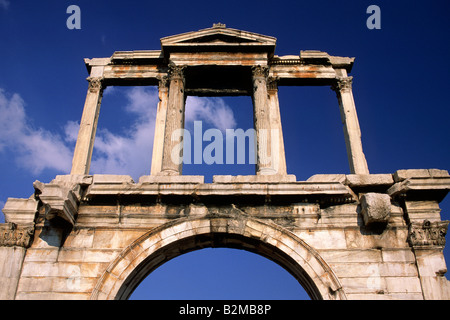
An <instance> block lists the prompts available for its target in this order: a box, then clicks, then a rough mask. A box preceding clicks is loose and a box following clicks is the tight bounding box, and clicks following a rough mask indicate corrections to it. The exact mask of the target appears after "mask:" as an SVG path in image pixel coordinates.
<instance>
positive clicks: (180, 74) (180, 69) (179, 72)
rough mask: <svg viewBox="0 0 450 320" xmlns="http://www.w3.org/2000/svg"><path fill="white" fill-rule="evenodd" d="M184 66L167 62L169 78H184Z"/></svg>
mask: <svg viewBox="0 0 450 320" xmlns="http://www.w3.org/2000/svg"><path fill="white" fill-rule="evenodd" d="M185 68H186V66H177V65H175V64H174V63H172V62H171V63H169V79H170V80H174V79H177V80H182V79H183V78H184V69H185Z"/></svg>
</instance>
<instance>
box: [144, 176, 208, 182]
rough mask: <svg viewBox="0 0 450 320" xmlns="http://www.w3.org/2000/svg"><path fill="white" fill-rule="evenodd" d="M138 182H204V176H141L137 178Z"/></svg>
mask: <svg viewBox="0 0 450 320" xmlns="http://www.w3.org/2000/svg"><path fill="white" fill-rule="evenodd" d="M139 183H205V177H204V176H183V175H174V176H165V175H154V176H142V177H140V178H139Z"/></svg>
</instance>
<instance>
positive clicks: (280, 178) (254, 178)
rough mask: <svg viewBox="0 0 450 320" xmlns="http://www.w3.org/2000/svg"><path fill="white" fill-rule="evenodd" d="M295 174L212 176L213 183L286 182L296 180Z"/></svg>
mask: <svg viewBox="0 0 450 320" xmlns="http://www.w3.org/2000/svg"><path fill="white" fill-rule="evenodd" d="M296 181H297V178H296V176H294V175H292V174H289V175H279V174H273V175H248V176H230V175H223V176H222V175H221V176H213V183H288V182H296Z"/></svg>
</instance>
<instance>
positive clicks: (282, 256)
mask: <svg viewBox="0 0 450 320" xmlns="http://www.w3.org/2000/svg"><path fill="white" fill-rule="evenodd" d="M204 248H232V249H233V248H234V249H242V250H246V251H250V252H253V253H256V254H258V255H260V256H262V257H265V258H267V259H269V260H272V261H273V262H275V263H277V264H278V265H279V266H281V267H282V268H284V269H285V270H286V271H287V272H288V273H290V274H291V275H292V276H293V277H294V279H296V280H297V282H298V283H299V284H300V286H299V290H302V288H303V289H304V291H305V292H306V293H307V295H308V296H309V297H310V298H311V299H315V300H322V299H323V297H322V294H321V292H320V291H319V288H318V287H317V286H316V284H315V282H314V281H313V279H311V277H310V275H309V274H308V273H307V272H305V270H304V269H303V268H302V267H301V266H300V265H299V264H298V263H297V261H295V260H294V259H293V258H292V257H291V256H289V255H288V254H286V253H285V252H283V251H282V250H280V249H278V248H277V247H275V246H273V245H271V244H269V243H266V242H262V241H260V240H259V239H254V238H249V237H245V236H242V235H238V234H229V233H206V234H198V235H195V236H190V237H186V238H183V239H181V240H177V241H174V242H171V243H170V244H168V245H165V246H164V247H162V248H160V249H158V250H156V251H154V252H153V253H152V254H150V255H149V256H148V257H147V258H146V259H144V260H143V261H142V262H141V263H139V264H138V265H137V266H136V267H133V270H132V271H131V272H130V274H129V275H128V276H127V277H126V279H125V281H123V283H122V285H121V287H120V289H119V290H118V291H117V294H116V296H115V299H117V300H126V299H129V298H130V296H131V295H132V293H133V292H134V291H135V290H136V288H137V287H138V286H139V285H140V284H141V282H142V281H143V280H144V279H145V278H147V276H148V275H149V274H151V273H152V272H153V271H154V270H156V269H157V268H158V267H160V266H162V265H163V264H164V263H166V262H168V261H170V260H172V259H173V258H176V257H178V256H180V255H183V254H185V253H189V252H191V251H196V250H199V249H204ZM217 277H220V274H217Z"/></svg>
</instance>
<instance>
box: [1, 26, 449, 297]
mask: <svg viewBox="0 0 450 320" xmlns="http://www.w3.org/2000/svg"><path fill="white" fill-rule="evenodd" d="M275 44H276V39H275V38H273V37H269V36H264V35H260V34H255V33H251V32H246V31H241V30H236V29H231V28H226V26H225V25H223V24H220V23H219V24H215V25H214V26H213V27H212V28H208V29H203V30H199V31H195V32H188V33H184V34H180V35H175V36H170V37H166V38H162V39H161V50H154V51H151V50H149V51H130V52H128V51H127V52H115V53H114V54H113V55H112V56H111V57H110V58H100V59H98V58H95V59H86V60H85V62H86V66H87V69H88V72H89V77H88V78H87V80H88V81H89V88H88V91H87V97H86V103H85V106H84V111H83V114H82V118H81V122H80V130H79V135H78V140H77V143H76V147H75V152H74V157H73V166H72V171H71V173H70V174H69V175H61V176H57V177H56V178H55V179H54V180H53V181H51V182H50V183H42V182H39V181H36V182H35V183H34V189H35V192H34V194H33V195H31V197H30V198H28V199H13V198H9V199H8V201H7V203H6V205H5V207H4V209H3V212H4V214H5V217H6V223H4V224H1V225H0V261H1V262H0V283H2V286H1V288H0V298H1V299H94V300H95V299H127V298H128V297H129V296H130V294H131V293H132V292H133V290H134V289H135V288H136V287H137V285H138V284H139V283H140V282H141V281H142V280H143V279H144V278H145V277H146V276H147V275H148V274H149V273H150V272H152V271H153V270H154V269H155V268H157V267H158V266H160V265H162V264H163V263H165V262H166V261H168V260H170V259H172V258H174V257H176V256H178V255H181V254H183V253H186V252H189V251H192V250H197V249H201V248H205V247H229V248H238V249H244V250H248V251H252V252H255V253H257V254H260V255H262V256H264V257H267V258H268V259H271V260H273V261H275V262H276V263H278V264H279V265H281V266H282V267H284V268H285V269H286V270H287V271H289V272H290V273H291V274H292V275H293V276H294V277H295V278H296V279H297V280H298V281H299V283H300V284H301V285H302V286H303V287H304V288H305V290H306V291H307V293H308V294H309V295H310V297H311V298H313V299H448V298H449V297H450V286H449V282H448V281H447V279H446V278H445V276H444V275H445V273H446V272H447V268H446V264H445V261H444V256H443V248H444V246H445V235H446V232H447V225H448V223H449V222H448V221H443V220H441V216H440V208H439V202H440V201H442V199H443V198H444V197H445V196H446V194H447V192H448V190H449V188H450V176H449V174H448V172H447V171H445V170H437V169H418V170H398V171H397V172H395V173H390V174H370V173H369V170H368V166H367V162H366V159H365V157H364V153H363V148H362V144H361V132H360V128H359V124H358V117H357V114H356V109H355V103H354V99H353V94H352V77H350V76H348V74H349V73H350V72H351V69H352V66H353V63H354V58H348V57H337V56H331V55H329V54H327V53H326V52H321V51H300V54H295V55H289V56H277V55H275ZM128 85H155V86H158V87H159V99H160V101H159V104H158V107H157V115H156V127H155V136H154V146H153V156H152V163H151V174H150V175H148V176H142V177H141V178H140V179H139V181H133V179H132V178H131V177H129V176H122V175H98V174H91V173H90V171H89V167H90V162H91V157H92V150H93V145H94V139H95V133H96V127H97V120H98V117H99V111H100V104H101V98H102V92H103V89H104V88H105V87H107V86H128ZM306 85H307V86H316V85H317V86H330V87H331V88H332V89H333V90H334V91H335V92H336V95H337V100H338V103H337V104H338V105H339V107H340V110H341V116H342V119H341V120H342V123H343V127H344V136H345V142H346V146H347V154H348V159H349V165H350V172H351V174H348V175H345V174H333V175H314V176H312V177H311V178H309V179H308V180H307V181H297V179H296V177H295V176H293V175H289V174H287V171H286V160H285V154H284V143H283V135H282V127H281V117H280V111H279V104H278V86H306ZM187 95H195V96H226V95H233V96H236V95H248V96H251V97H252V99H253V111H254V112H253V116H254V130H255V132H256V166H255V167H256V174H255V175H251V176H214V178H213V182H212V183H204V178H203V176H186V175H182V162H181V161H176V160H177V159H181V157H180V154H181V153H180V152H178V153H177V152H175V153H174V150H176V147H177V146H179V145H180V143H181V142H182V141H183V135H182V134H176V132H182V131H180V130H179V129H183V128H184V107H185V98H186V96H187ZM174 154H175V156H174ZM149 169H150V168H149Z"/></svg>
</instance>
